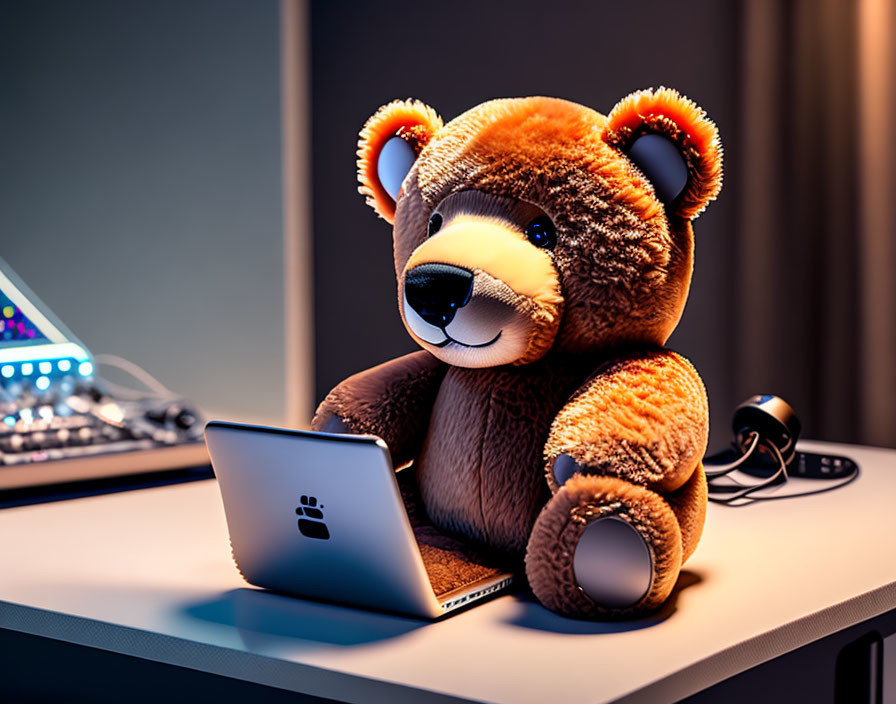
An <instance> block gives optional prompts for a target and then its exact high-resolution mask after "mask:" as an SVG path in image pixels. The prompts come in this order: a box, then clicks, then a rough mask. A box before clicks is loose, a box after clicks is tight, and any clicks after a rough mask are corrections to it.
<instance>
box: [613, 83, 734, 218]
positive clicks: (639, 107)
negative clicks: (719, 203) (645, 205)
mask: <svg viewBox="0 0 896 704" xmlns="http://www.w3.org/2000/svg"><path fill="white" fill-rule="evenodd" d="M603 139H604V141H605V142H607V143H608V144H609V145H610V146H613V147H616V148H617V149H619V150H620V151H622V152H623V153H624V154H625V155H626V156H627V157H628V158H629V159H630V160H631V161H632V162H633V163H634V164H635V166H637V167H638V168H639V169H640V170H641V172H642V173H643V174H644V175H645V176H646V177H647V178H648V180H649V181H650V182H651V183H652V184H653V189H654V191H655V192H656V195H657V198H659V200H660V201H661V202H662V203H663V204H664V205H665V206H666V210H667V212H669V213H671V214H674V215H678V216H680V217H683V218H688V219H690V218H694V217H696V216H697V215H699V214H700V213H701V212H702V211H703V209H704V208H705V207H706V205H707V203H709V202H710V201H711V200H713V199H714V198H715V197H716V195H718V193H719V189H720V188H721V187H722V144H721V142H720V141H719V132H718V130H717V129H716V126H715V125H714V124H713V122H712V120H710V119H709V118H708V117H707V116H706V113H705V112H703V109H702V108H700V107H699V106H697V104H696V103H694V102H693V101H691V100H688V99H687V98H685V97H684V96H683V95H681V94H679V93H678V92H677V91H674V90H672V89H671V88H659V89H658V90H642V91H638V92H637V93H632V94H631V95H629V96H628V97H626V98H623V99H622V100H621V101H619V103H617V104H616V107H614V108H613V109H612V110H611V111H610V114H609V116H608V117H607V124H606V127H605V128H604V133H603Z"/></svg>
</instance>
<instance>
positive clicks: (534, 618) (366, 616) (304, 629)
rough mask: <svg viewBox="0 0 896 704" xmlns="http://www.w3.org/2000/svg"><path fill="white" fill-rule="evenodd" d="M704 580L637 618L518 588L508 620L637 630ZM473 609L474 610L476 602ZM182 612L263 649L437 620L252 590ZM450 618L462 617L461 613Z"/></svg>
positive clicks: (557, 627)
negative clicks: (569, 609) (562, 612)
mask: <svg viewBox="0 0 896 704" xmlns="http://www.w3.org/2000/svg"><path fill="white" fill-rule="evenodd" d="M700 581H701V577H700V576H699V575H697V574H695V573H694V572H688V571H683V572H682V573H681V576H680V577H679V579H678V583H677V584H676V586H675V589H674V590H673V592H672V595H671V596H670V598H669V600H668V601H667V602H666V603H665V605H664V606H663V607H662V608H661V609H660V610H659V611H657V612H656V613H653V614H651V615H649V616H647V617H645V618H641V619H638V620H635V621H579V620H575V619H569V618H562V617H558V616H557V615H556V614H553V613H551V612H550V611H548V610H547V609H546V608H544V607H543V606H542V605H541V604H539V603H538V601H536V599H535V597H534V596H533V595H532V593H531V592H529V591H528V590H527V589H519V590H515V591H514V593H513V595H512V596H513V599H515V601H516V604H515V605H514V606H515V609H514V610H515V614H514V615H513V616H512V617H510V618H508V619H507V620H506V623H508V624H509V625H512V626H517V627H520V628H531V629H535V630H540V631H545V632H550V633H563V634H568V635H576V634H580V635H595V634H600V633H623V632H626V631H638V630H642V629H645V628H650V627H652V626H656V625H657V624H659V623H662V622H663V621H665V620H666V619H668V618H670V617H671V616H672V615H673V614H674V613H675V610H676V606H675V604H676V601H677V598H678V595H679V594H680V592H681V591H682V590H684V589H687V588H688V587H690V586H693V585H695V584H698V583H699V582H700ZM482 606H485V604H483V605H482ZM471 608H472V609H476V608H477V606H475V605H474V606H472V607H471ZM479 608H481V607H479ZM183 613H184V614H186V615H187V616H189V617H190V618H194V619H197V620H199V621H202V622H205V623H214V624H220V625H223V626H228V627H231V628H234V629H235V630H236V631H237V632H238V633H239V635H240V638H242V640H243V643H244V645H245V646H246V648H248V649H249V650H257V649H260V648H264V647H265V646H266V645H269V644H270V639H271V638H272V637H274V638H289V639H290V640H292V641H293V642H294V643H295V642H296V641H305V642H307V643H309V645H311V644H313V645H315V646H317V645H319V644H321V643H325V644H329V645H336V646H352V645H362V644H364V643H372V642H376V641H381V640H386V639H389V638H397V637H400V636H403V635H405V634H407V633H410V632H412V631H414V630H416V629H418V628H421V627H422V626H426V625H430V624H432V623H437V622H431V621H425V620H421V619H414V618H409V617H406V616H400V615H396V614H386V613H379V612H376V611H367V610H365V609H359V608H351V607H347V606H338V605H334V604H324V603H319V602H316V601H309V600H306V599H297V598H293V597H290V596H284V595H282V594H277V593H275V592H270V591H266V590H263V589H251V588H240V589H232V590H231V591H229V592H225V593H223V594H222V595H221V597H220V598H218V599H214V600H211V601H203V602H199V603H196V604H191V605H187V606H186V607H184V609H183ZM448 618H451V619H453V618H463V613H458V614H456V615H453V616H449V617H448Z"/></svg>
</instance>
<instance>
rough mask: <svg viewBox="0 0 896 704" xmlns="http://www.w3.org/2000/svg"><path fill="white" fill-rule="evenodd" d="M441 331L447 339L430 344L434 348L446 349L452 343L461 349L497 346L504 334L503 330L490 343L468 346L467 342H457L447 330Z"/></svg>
mask: <svg viewBox="0 0 896 704" xmlns="http://www.w3.org/2000/svg"><path fill="white" fill-rule="evenodd" d="M439 330H441V331H442V333H443V334H444V335H445V339H444V340H442V341H441V342H438V343H432V342H430V343H429V344H431V345H432V346H433V347H445V346H446V345H447V344H448V343H450V342H453V343H454V344H456V345H460V346H461V347H472V348H475V347H488V346H489V345H493V344H495V343H496V342H497V341H498V338H499V337H501V333H503V332H504V331H503V330H498V334H497V335H495V336H494V338H493V339H491V340H490V341H489V342H481V343H480V344H478V345H468V344H467V343H466V342H461V341H460V340H455V339H454V338H453V337H451V335H449V334H448V331H447V330H445V328H439Z"/></svg>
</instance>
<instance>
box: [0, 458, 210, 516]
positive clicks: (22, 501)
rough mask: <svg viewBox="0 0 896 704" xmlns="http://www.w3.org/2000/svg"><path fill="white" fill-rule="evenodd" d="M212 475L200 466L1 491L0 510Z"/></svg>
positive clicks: (203, 466) (148, 487)
mask: <svg viewBox="0 0 896 704" xmlns="http://www.w3.org/2000/svg"><path fill="white" fill-rule="evenodd" d="M214 476H215V474H214V472H213V471H212V467H211V465H202V466H199V467H191V468H188V469H166V470H162V471H159V472H144V473H142V474H134V475H125V476H121V477H105V478H103V479H87V480H83V481H74V482H65V483H63V484H47V485H44V486H32V487H23V488H19V489H2V490H0V509H4V508H16V507H17V506H30V505H32V504H47V503H53V502H55V501H69V500H71V499H84V498H87V497H90V496H99V495H101V494H118V493H120V492H122V491H136V490H138V489H153V488H155V487H159V486H168V485H169V484H183V483H185V482H195V481H198V480H200V479H213V478H214Z"/></svg>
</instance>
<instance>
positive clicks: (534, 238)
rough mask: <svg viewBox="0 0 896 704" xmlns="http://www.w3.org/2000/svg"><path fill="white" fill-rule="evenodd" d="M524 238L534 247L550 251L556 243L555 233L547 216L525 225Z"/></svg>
mask: <svg viewBox="0 0 896 704" xmlns="http://www.w3.org/2000/svg"><path fill="white" fill-rule="evenodd" d="M526 237H527V238H528V240H529V241H530V242H531V243H532V244H534V245H535V246H536V247H541V248H542V249H551V248H553V246H554V245H555V244H556V243H557V231H556V230H555V229H554V223H552V222H551V219H550V218H549V217H548V216H547V215H542V216H541V217H540V218H535V219H534V220H533V221H532V222H530V223H529V224H528V225H526Z"/></svg>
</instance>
